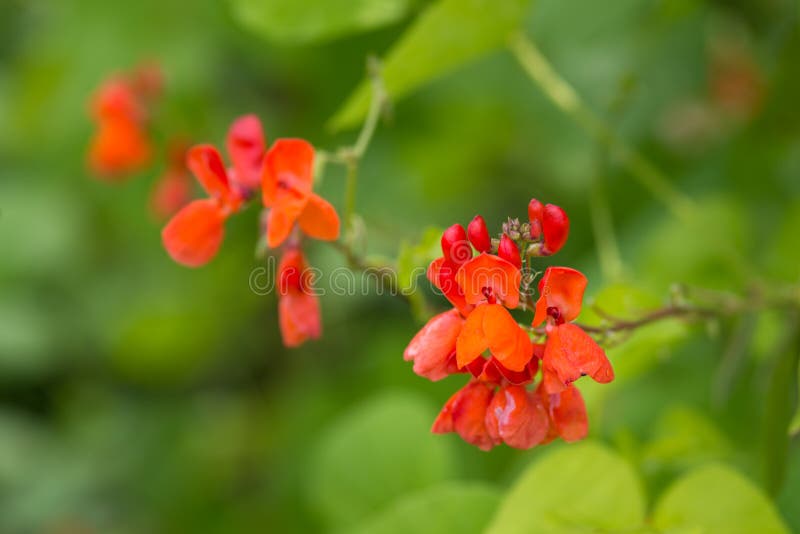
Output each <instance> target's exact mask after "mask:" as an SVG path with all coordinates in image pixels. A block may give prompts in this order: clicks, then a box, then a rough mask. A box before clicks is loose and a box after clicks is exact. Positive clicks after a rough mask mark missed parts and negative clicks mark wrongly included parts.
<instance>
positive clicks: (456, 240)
mask: <svg viewBox="0 0 800 534" xmlns="http://www.w3.org/2000/svg"><path fill="white" fill-rule="evenodd" d="M442 253H443V254H444V257H445V259H446V260H447V261H449V262H451V263H455V264H456V265H463V264H464V263H466V262H467V261H469V260H470V259H471V258H472V247H470V246H469V242H468V241H467V232H466V231H465V230H464V227H463V226H461V225H460V224H454V225H453V226H451V227H450V228H448V229H447V230H445V231H444V234H442Z"/></svg>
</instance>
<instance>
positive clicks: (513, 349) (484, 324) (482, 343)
mask: <svg viewBox="0 0 800 534" xmlns="http://www.w3.org/2000/svg"><path fill="white" fill-rule="evenodd" d="M486 349H489V350H490V351H491V353H492V354H493V355H494V357H495V358H496V359H497V360H498V361H499V362H500V363H501V364H502V365H503V366H504V367H506V368H507V369H509V370H511V371H522V370H524V369H525V366H526V365H527V364H528V362H529V361H530V359H531V357H532V356H533V346H532V344H531V340H530V338H529V337H528V334H527V333H525V331H524V330H522V329H521V328H520V326H519V325H518V324H517V322H516V321H515V320H514V318H513V317H511V314H510V313H508V310H506V309H505V308H504V307H503V306H501V305H499V304H482V305H480V306H477V307H476V308H475V309H474V310H473V311H472V313H470V314H469V316H467V320H466V322H465V323H464V327H463V328H462V330H461V334H459V336H458V339H457V340H456V361H457V363H458V366H459V367H464V366H466V365H468V364H469V363H471V362H472V361H473V360H475V358H477V357H479V356H480V355H481V354H483V352H484V351H485V350H486Z"/></svg>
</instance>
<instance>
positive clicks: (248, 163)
mask: <svg viewBox="0 0 800 534" xmlns="http://www.w3.org/2000/svg"><path fill="white" fill-rule="evenodd" d="M225 144H226V147H227V150H228V156H230V158H231V162H232V163H233V167H232V168H231V169H228V173H229V175H230V179H231V181H232V182H234V183H236V184H237V185H238V186H239V187H240V188H241V189H242V190H243V191H242V193H243V194H244V195H245V196H250V195H251V194H252V193H253V192H254V191H256V190H258V188H259V187H261V169H262V166H263V164H264V154H266V151H267V140H266V138H265V137H264V130H263V129H262V127H261V121H260V120H259V119H258V117H256V116H255V115H244V116H242V117H239V118H238V119H236V120H235V121H233V124H232V125H231V127H230V129H229V130H228V136H227V139H226V142H225Z"/></svg>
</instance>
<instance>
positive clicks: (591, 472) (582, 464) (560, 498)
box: [488, 442, 645, 534]
mask: <svg viewBox="0 0 800 534" xmlns="http://www.w3.org/2000/svg"><path fill="white" fill-rule="evenodd" d="M644 511H645V501H644V495H643V493H642V489H641V485H640V483H639V480H638V478H637V476H636V473H634V471H633V469H632V468H631V466H630V465H628V463H627V462H626V461H625V460H624V459H622V457H620V456H619V455H618V454H617V453H615V452H613V451H611V450H609V449H608V448H606V447H604V446H601V445H599V444H596V443H591V442H587V443H582V444H579V445H568V446H565V447H563V448H561V449H559V450H556V451H554V452H552V453H550V454H549V455H548V456H546V457H545V458H543V459H542V460H539V461H537V462H535V463H534V464H533V465H531V466H530V467H529V468H528V469H527V470H526V471H525V473H523V474H522V476H521V477H520V479H519V480H517V482H516V483H515V484H514V486H513V487H512V488H511V490H510V491H509V493H508V494H507V495H506V497H505V498H504V499H503V502H502V504H501V505H500V509H499V510H498V512H497V514H496V515H495V517H494V519H493V521H492V523H491V525H490V527H489V530H488V532H491V533H497V534H501V533H502V534H510V533H514V532H520V533H522V532H585V531H587V530H592V529H593V530H599V531H613V530H617V529H620V530H622V529H625V530H629V529H632V528H636V527H638V526H639V525H642V524H643V523H644Z"/></svg>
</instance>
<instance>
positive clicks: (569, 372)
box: [533, 267, 614, 393]
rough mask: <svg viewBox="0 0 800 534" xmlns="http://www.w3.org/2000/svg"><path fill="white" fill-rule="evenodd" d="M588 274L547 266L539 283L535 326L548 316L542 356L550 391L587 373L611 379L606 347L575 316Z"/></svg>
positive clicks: (605, 380)
mask: <svg viewBox="0 0 800 534" xmlns="http://www.w3.org/2000/svg"><path fill="white" fill-rule="evenodd" d="M585 289H586V277H585V276H583V274H581V273H580V272H578V271H576V270H575V269H569V268H567V267H548V268H547V270H546V271H545V274H544V277H542V280H541V281H540V283H539V293H540V296H539V300H538V301H537V303H536V315H535V317H534V319H533V325H534V326H536V325H538V324H539V323H541V322H542V321H544V320H545V318H547V327H546V332H547V344H546V346H545V350H544V357H543V361H542V364H543V369H542V372H543V376H544V379H543V381H544V386H545V389H546V390H547V392H548V393H558V392H560V391H563V389H564V388H566V387H567V386H568V385H569V384H571V383H572V382H574V381H575V380H577V379H578V378H580V377H581V376H584V375H589V376H591V377H592V378H593V379H594V380H596V381H597V382H600V383H607V382H611V381H612V380H613V379H614V371H613V369H612V368H611V363H609V361H608V358H607V357H606V355H605V352H603V349H602V348H600V346H599V345H598V344H597V343H596V342H595V341H594V340H593V339H592V338H591V337H590V336H589V335H588V334H587V333H586V332H584V331H583V330H582V329H581V328H580V327H579V326H577V325H574V324H571V323H569V322H567V321H572V320H574V319H575V318H576V317H577V316H578V314H579V313H580V310H581V302H582V300H583V292H584V290H585Z"/></svg>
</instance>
